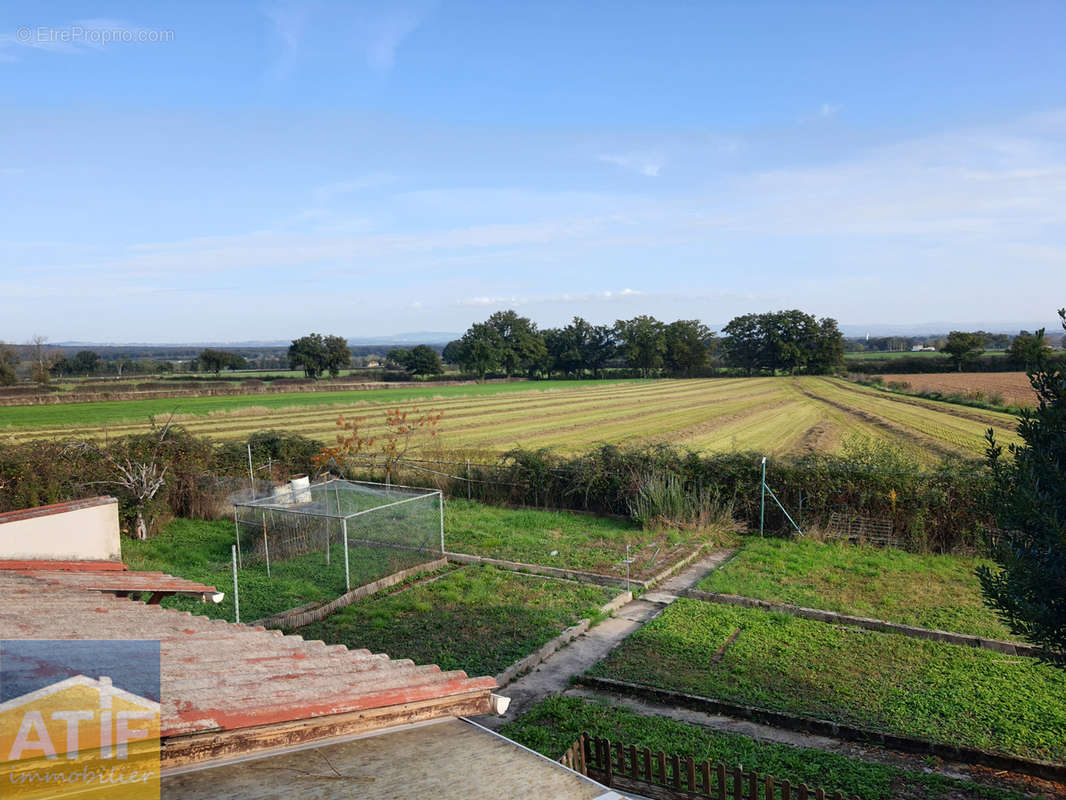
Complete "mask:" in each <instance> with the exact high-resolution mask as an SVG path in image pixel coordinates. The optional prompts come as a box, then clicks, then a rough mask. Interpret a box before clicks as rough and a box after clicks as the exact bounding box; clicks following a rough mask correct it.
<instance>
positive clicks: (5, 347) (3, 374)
mask: <svg viewBox="0 0 1066 800" xmlns="http://www.w3.org/2000/svg"><path fill="white" fill-rule="evenodd" d="M20 360H21V359H20V357H19V349H18V348H17V347H15V346H14V345H10V344H5V343H4V342H0V385H2V386H10V385H11V384H13V383H15V382H16V381H18V376H17V375H16V374H15V369H16V368H17V367H18V364H19V361H20Z"/></svg>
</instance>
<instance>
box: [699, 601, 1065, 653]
mask: <svg viewBox="0 0 1066 800" xmlns="http://www.w3.org/2000/svg"><path fill="white" fill-rule="evenodd" d="M681 596H682V597H688V598H691V599H693V600H702V601H704V602H705V603H718V604H720V605H725V606H739V607H741V608H761V609H764V610H766V611H777V612H779V613H781V614H790V615H792V616H794V617H802V618H804V619H812V620H816V621H818V622H827V623H829V624H832V625H852V626H854V627H857V628H864V629H866V630H870V631H879V632H881V633H897V634H900V635H902V636H909V637H911V638H912V639H925V640H927V641H932V642H944V643H946V644H957V645H962V646H965V647H979V648H983V649H985V650H993V651H995V652H997V653H1003V654H1005V655H1011V656H1031V657H1033V658H1048V657H1049V656H1050V653H1048V652H1047V651H1046V650H1044V649H1043V648H1042V647H1037V646H1035V645H1031V644H1025V643H1023V642H1008V641H1004V640H1003V639H985V638H984V637H982V636H972V635H970V634H965V633H953V632H951V631H942V630H938V629H936V628H921V627H918V626H916V625H903V624H901V623H898V622H886V621H885V620H882V619H874V618H873V617H855V616H852V615H850V614H841V613H839V612H837V611H823V610H822V609H820V608H807V607H806V606H797V605H792V604H791V603H778V602H774V601H771V600H760V599H758V598H756V597H745V596H744V595H739V594H722V593H721V592H706V591H703V590H702V589H691V588H689V589H685V590H684V591H682V592H681Z"/></svg>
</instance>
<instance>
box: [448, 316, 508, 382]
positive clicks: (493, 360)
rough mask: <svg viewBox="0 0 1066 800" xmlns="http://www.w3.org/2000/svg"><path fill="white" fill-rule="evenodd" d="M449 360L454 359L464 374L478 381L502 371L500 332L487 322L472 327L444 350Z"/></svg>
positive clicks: (477, 323)
mask: <svg viewBox="0 0 1066 800" xmlns="http://www.w3.org/2000/svg"><path fill="white" fill-rule="evenodd" d="M444 350H445V354H446V356H447V357H448V360H449V361H451V360H453V359H454V363H457V364H458V365H459V367H460V368H461V369H462V370H463V372H471V373H473V374H474V375H476V376H477V378H478V380H482V379H484V377H485V376H486V375H488V374H489V373H490V372H496V371H497V370H499V369H500V363H501V361H502V358H503V340H502V338H501V337H500V333H499V331H497V330H496V328H494V327H493V326H491V325H489V324H488V323H486V322H476V323H474V324H473V325H471V326H470V327H469V328H468V329H467V331H466V333H464V334H463V337H462V338H461V339H458V340H457V341H455V342H450V343H449V344H448V346H447V347H446V348H444Z"/></svg>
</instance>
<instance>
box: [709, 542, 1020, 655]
mask: <svg viewBox="0 0 1066 800" xmlns="http://www.w3.org/2000/svg"><path fill="white" fill-rule="evenodd" d="M982 563H988V562H984V561H982V560H981V559H976V558H968V557H965V556H954V555H917V554H914V553H907V552H904V551H902V550H895V549H891V548H877V547H870V546H865V545H853V544H846V543H835V542H830V543H823V542H817V541H813V540H811V539H792V540H788V539H761V538H757V537H749V538H747V539H746V540H745V542H744V547H743V549H742V550H741V551H740V552H739V553H737V555H736V556H734V557H733V559H732V560H730V561H729V562H728V563H726V564H724V565H722V566H721V567H719V568H718V569H716V570H715V571H714V572H712V573H711V574H710V575H708V576H707V577H706V578H704V579H703V580H702V581H701V582H700V583H699V584H698V585H697V588H698V589H702V590H704V591H707V592H721V593H722V594H737V595H743V596H745V597H755V598H758V599H760V600H770V601H774V602H778V603H791V604H793V605H798V606H806V607H808V608H818V609H823V610H825V611H836V612H839V613H841V614H853V615H856V616H861V617H873V618H875V619H882V620H886V621H888V622H897V623H900V624H902V625H916V626H918V627H922V628H934V629H937V630H945V631H952V632H954V633H964V634H970V635H973V636H982V637H985V638H990V639H1010V638H1011V634H1010V631H1009V630H1008V628H1007V626H1006V625H1004V624H1003V623H1002V622H1001V621H1000V620H999V619H998V618H997V617H996V615H995V614H994V613H993V612H992V610H991V609H989V608H988V606H986V605H985V603H984V601H983V599H982V597H981V587H980V584H979V582H978V580H977V575H976V572H975V570H976V568H977V566H978V565H980V564H982Z"/></svg>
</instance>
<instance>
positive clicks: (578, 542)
mask: <svg viewBox="0 0 1066 800" xmlns="http://www.w3.org/2000/svg"><path fill="white" fill-rule="evenodd" d="M444 528H445V546H446V548H447V550H448V551H449V552H452V553H468V554H470V555H476V556H482V557H486V558H498V559H504V560H507V561H518V562H521V563H524V564H537V565H540V566H546V567H560V568H562V569H570V570H581V571H584V572H594V573H597V574H599V575H610V576H612V577H615V578H620V579H624V578H625V575H626V568H625V563H624V562H625V558H626V545H627V544H628V545H629V546H630V551H629V553H630V558H632V559H633V563H632V564H630V576H631V577H632V578H633V579H634V580H646V579H648V578H650V577H652V576H653V575H656V574H658V573H660V572H662V571H663V570H665V569H667V568H668V567H670V566H671V565H673V564H676V563H677V562H678V561H679V560H680V559H682V558H684V557H685V556H687V555H690V554H691V553H692V552H693V551H694V550H696V549H697V548H700V547H702V546H703V545H704V544H706V543H707V541H708V539H712V538H720V537H722V536H725V535H726V532H725V531H718V530H713V531H709V530H699V531H696V530H679V529H664V530H643V529H642V528H641V527H640V526H638V525H635V524H633V523H632V522H629V521H627V520H621V519H614V518H609V517H596V516H592V515H590V514H575V513H571V512H568V511H540V510H533V509H510V508H500V507H497V506H488V505H484V504H482V503H477V502H471V501H468V500H456V499H453V500H449V501H448V502H447V503H446V504H445V507H444Z"/></svg>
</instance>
